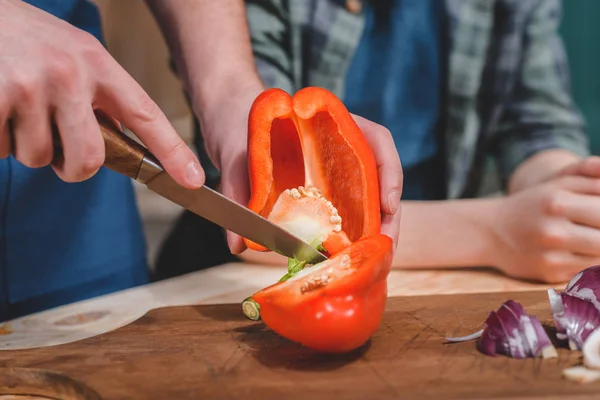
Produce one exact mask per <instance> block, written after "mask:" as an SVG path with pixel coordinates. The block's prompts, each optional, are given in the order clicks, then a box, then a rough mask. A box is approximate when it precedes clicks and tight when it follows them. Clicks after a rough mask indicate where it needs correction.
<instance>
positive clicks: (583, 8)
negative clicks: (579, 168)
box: [560, 0, 600, 155]
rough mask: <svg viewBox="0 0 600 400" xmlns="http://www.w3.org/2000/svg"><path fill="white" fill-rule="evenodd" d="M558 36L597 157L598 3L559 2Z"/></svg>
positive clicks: (582, 0)
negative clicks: (565, 53)
mask: <svg viewBox="0 0 600 400" xmlns="http://www.w3.org/2000/svg"><path fill="white" fill-rule="evenodd" d="M562 4H563V20H562V23H561V26H560V33H561V36H562V38H563V40H564V42H565V47H566V50H567V54H568V57H569V64H570V70H571V83H572V91H573V98H574V99H575V103H576V104H577V106H578V107H579V108H580V109H581V111H582V112H583V114H584V116H585V118H586V122H587V124H588V133H589V136H590V141H591V146H592V151H593V153H594V154H597V155H600V0H563V2H562Z"/></svg>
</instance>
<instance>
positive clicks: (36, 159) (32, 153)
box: [15, 148, 53, 168]
mask: <svg viewBox="0 0 600 400" xmlns="http://www.w3.org/2000/svg"><path fill="white" fill-rule="evenodd" d="M52 157H53V153H52V150H51V149H47V148H39V149H33V150H29V151H26V152H25V151H23V152H17V154H16V155H15V158H16V159H17V160H18V161H19V162H20V163H21V164H23V165H24V166H26V167H29V168H43V167H45V166H47V165H50V163H51V162H52Z"/></svg>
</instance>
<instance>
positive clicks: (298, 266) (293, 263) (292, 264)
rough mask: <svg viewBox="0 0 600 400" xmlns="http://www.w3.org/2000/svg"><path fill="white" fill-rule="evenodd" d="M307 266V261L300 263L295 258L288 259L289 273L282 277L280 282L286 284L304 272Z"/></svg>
mask: <svg viewBox="0 0 600 400" xmlns="http://www.w3.org/2000/svg"><path fill="white" fill-rule="evenodd" d="M305 266H306V261H298V260H295V259H293V258H288V272H287V274H285V275H284V276H282V277H281V279H280V280H279V282H285V281H287V280H288V279H290V278H293V277H294V276H295V275H296V274H297V273H298V272H300V271H302V269H304V267H305Z"/></svg>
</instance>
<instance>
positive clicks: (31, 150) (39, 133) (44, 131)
mask: <svg viewBox="0 0 600 400" xmlns="http://www.w3.org/2000/svg"><path fill="white" fill-rule="evenodd" d="M21 104H22V105H21V107H20V108H18V109H17V110H16V112H15V113H14V116H13V118H12V123H11V128H12V146H13V147H12V153H13V155H14V157H15V158H16V159H17V160H18V161H19V162H20V163H21V164H23V165H25V166H26V167H29V168H41V167H45V166H47V165H49V164H50V163H51V162H52V157H53V154H54V148H53V145H52V129H51V123H50V122H51V121H50V115H49V112H48V109H47V108H46V107H44V106H43V103H42V102H35V103H34V104H28V103H21Z"/></svg>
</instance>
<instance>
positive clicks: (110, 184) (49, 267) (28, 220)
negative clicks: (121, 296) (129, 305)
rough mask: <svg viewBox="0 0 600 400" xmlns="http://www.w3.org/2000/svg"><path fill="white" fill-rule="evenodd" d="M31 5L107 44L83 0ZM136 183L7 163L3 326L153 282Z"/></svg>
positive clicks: (2, 193)
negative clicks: (71, 176) (67, 177)
mask: <svg viewBox="0 0 600 400" xmlns="http://www.w3.org/2000/svg"><path fill="white" fill-rule="evenodd" d="M28 2H29V3H31V4H33V5H35V6H37V7H39V8H41V9H43V10H45V11H47V12H49V13H51V14H54V15H55V16H57V17H59V18H61V19H64V20H66V21H68V22H70V23H72V24H73V25H75V26H77V27H79V28H81V29H84V30H86V31H88V32H90V33H92V34H94V35H95V36H96V37H97V38H98V39H101V28H100V27H101V25H100V19H99V15H98V12H97V10H96V8H95V6H93V5H92V4H91V3H89V2H88V1H83V0H30V1H28ZM147 271H148V270H147V263H146V250H145V243H144V237H143V231H142V225H141V220H140V217H139V214H138V210H137V207H136V203H135V197H134V191H133V186H132V182H131V180H130V179H129V178H127V177H125V176H122V175H119V174H117V173H115V172H113V171H110V170H107V169H105V168H104V167H103V168H102V169H101V170H100V171H99V172H98V173H97V174H96V175H95V176H94V177H92V178H91V179H89V180H87V181H85V182H81V183H65V182H63V181H61V180H60V179H59V178H58V177H57V176H56V174H55V173H54V172H53V170H52V169H51V168H50V167H46V168H40V169H30V168H27V167H25V166H23V165H22V164H20V163H19V162H18V161H17V160H15V159H14V158H13V157H12V156H11V157H9V158H7V159H2V160H0V321H3V320H6V319H10V318H15V317H18V316H21V315H24V314H28V313H32V312H36V311H40V310H44V309H47V308H51V307H55V306H59V305H62V304H65V303H70V302H74V301H78V300H83V299H86V298H89V297H93V296H98V295H102V294H106V293H110V292H113V291H116V290H120V289H125V288H129V287H132V286H135V285H139V284H143V283H146V282H147V281H148V272H147Z"/></svg>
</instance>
